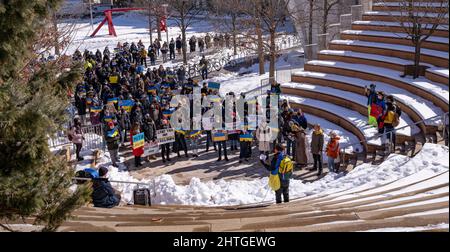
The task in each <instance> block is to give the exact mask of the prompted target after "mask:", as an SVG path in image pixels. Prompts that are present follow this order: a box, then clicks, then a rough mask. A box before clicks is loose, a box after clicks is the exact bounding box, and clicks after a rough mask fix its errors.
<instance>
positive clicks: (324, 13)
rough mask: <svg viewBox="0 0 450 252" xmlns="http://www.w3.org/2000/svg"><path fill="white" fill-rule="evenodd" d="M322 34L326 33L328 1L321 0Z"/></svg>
mask: <svg viewBox="0 0 450 252" xmlns="http://www.w3.org/2000/svg"><path fill="white" fill-rule="evenodd" d="M322 22H323V23H322V34H326V33H327V27H328V26H327V24H328V0H323V20H322Z"/></svg>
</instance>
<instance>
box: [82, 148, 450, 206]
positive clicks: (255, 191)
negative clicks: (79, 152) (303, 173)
mask: <svg viewBox="0 0 450 252" xmlns="http://www.w3.org/2000/svg"><path fill="white" fill-rule="evenodd" d="M448 154H449V149H448V147H445V146H441V145H433V144H426V145H425V146H424V148H423V150H422V151H421V152H420V153H419V154H418V155H417V156H416V157H414V158H409V157H406V156H402V155H397V154H393V155H391V156H390V157H389V158H388V159H387V160H386V161H385V162H384V163H382V164H380V165H371V164H363V165H361V166H359V167H356V168H355V169H354V170H353V171H351V172H350V173H348V174H347V175H345V176H344V175H343V174H335V173H330V174H328V175H327V176H325V177H324V178H322V179H320V180H318V181H315V182H313V183H303V182H302V181H300V180H292V181H291V185H290V195H291V197H292V198H299V197H306V196H311V195H317V194H320V195H325V196H326V195H335V196H336V195H338V193H339V192H342V191H345V190H357V189H358V188H364V189H370V188H374V187H380V186H383V185H387V184H389V183H391V182H394V181H397V180H400V179H404V178H408V177H409V176H411V177H413V176H414V174H417V173H419V172H421V173H424V174H425V173H426V174H428V175H429V176H430V174H436V175H438V174H441V173H443V172H446V171H448V170H449V156H448ZM99 163H100V165H104V166H108V165H110V160H109V154H108V153H105V154H102V156H101V158H100V160H99ZM88 167H89V164H88V163H85V164H84V165H79V166H78V167H77V169H85V168H88ZM108 169H109V170H110V172H109V178H110V180H113V181H128V182H141V183H145V184H148V187H149V188H150V191H151V193H152V203H153V204H162V205H174V204H175V205H197V206H230V205H244V204H254V203H262V202H273V201H274V193H273V192H271V191H270V189H269V187H268V178H261V179H255V180H251V181H244V180H232V181H225V180H218V181H209V182H202V181H200V179H198V178H192V180H191V182H190V184H189V185H186V186H181V185H177V184H175V182H174V180H173V179H172V177H171V176H169V175H163V176H160V177H156V178H148V179H144V180H142V181H139V180H137V179H135V178H133V177H132V176H131V175H130V173H129V172H127V171H120V169H117V168H114V167H112V166H109V167H108ZM416 179H420V178H416ZM405 180H406V179H405ZM447 180H448V176H447ZM113 186H114V187H115V188H116V189H117V190H119V191H120V192H122V200H123V203H132V200H133V199H132V192H133V189H135V188H136V185H132V184H121V183H113Z"/></svg>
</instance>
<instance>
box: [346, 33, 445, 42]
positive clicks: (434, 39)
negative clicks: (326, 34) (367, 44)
mask: <svg viewBox="0 0 450 252" xmlns="http://www.w3.org/2000/svg"><path fill="white" fill-rule="evenodd" d="M342 33H343V34H349V35H362V36H372V37H386V38H399V39H410V36H409V35H408V34H406V33H401V32H381V31H365V30H345V31H342V32H341V34H342ZM426 41H427V42H434V43H439V44H446V45H448V39H446V38H443V37H435V36H430V37H429V38H428V39H427V40H426Z"/></svg>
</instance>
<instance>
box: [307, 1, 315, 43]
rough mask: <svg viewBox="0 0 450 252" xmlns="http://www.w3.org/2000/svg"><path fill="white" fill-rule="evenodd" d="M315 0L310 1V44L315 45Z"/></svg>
mask: <svg viewBox="0 0 450 252" xmlns="http://www.w3.org/2000/svg"><path fill="white" fill-rule="evenodd" d="M313 14H314V0H309V23H308V44H309V45H311V44H312V43H313V19H314V17H313Z"/></svg>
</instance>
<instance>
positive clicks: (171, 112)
mask: <svg viewBox="0 0 450 252" xmlns="http://www.w3.org/2000/svg"><path fill="white" fill-rule="evenodd" d="M173 112H174V110H173V109H169V110H164V111H163V116H165V117H167V119H170V118H171V117H172V114H173Z"/></svg>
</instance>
